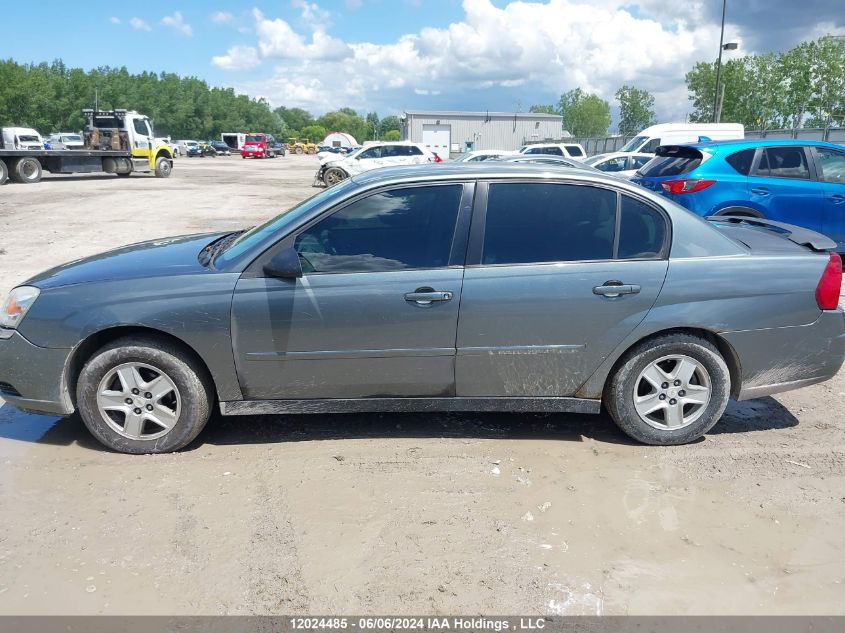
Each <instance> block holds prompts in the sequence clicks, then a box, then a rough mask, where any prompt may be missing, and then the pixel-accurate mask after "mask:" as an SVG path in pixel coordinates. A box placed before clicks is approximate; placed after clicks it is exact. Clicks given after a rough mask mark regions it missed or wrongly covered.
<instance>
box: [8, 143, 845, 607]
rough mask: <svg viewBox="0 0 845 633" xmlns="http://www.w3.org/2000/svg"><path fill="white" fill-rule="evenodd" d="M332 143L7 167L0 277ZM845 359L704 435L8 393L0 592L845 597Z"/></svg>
mask: <svg viewBox="0 0 845 633" xmlns="http://www.w3.org/2000/svg"><path fill="white" fill-rule="evenodd" d="M316 165H317V161H316V159H315V158H314V157H304V156H288V157H286V158H280V159H277V160H267V161H252V160H250V161H243V160H241V159H240V158H235V157H232V158H218V159H185V158H183V159H180V160H178V161H177V163H176V166H175V169H174V171H173V176H172V178H170V179H169V180H158V179H155V178H152V177H141V176H139V177H131V178H129V179H126V180H119V179H118V178H116V177H111V176H105V177H100V176H79V177H60V176H47V177H45V179H44V180H43V181H42V183H40V184H39V185H35V186H23V185H9V186H4V187H2V189H0V293H5V292H6V291H7V290H8V289H10V288H11V287H12V286H13V285H15V284H16V283H19V282H20V281H22V280H24V279H26V278H27V277H28V276H30V275H31V274H33V273H36V272H38V271H40V270H42V269H44V268H47V267H49V266H53V265H55V264H59V263H62V262H64V261H67V260H70V259H75V258H78V257H83V256H86V255H89V254H93V253H96V252H98V251H102V250H105V249H109V248H113V247H116V246H119V245H122V244H127V243H131V242H138V241H141V240H146V239H151V238H156V237H161V236H167V235H174V234H180V233H192V232H202V231H215V230H218V229H227V228H230V227H232V228H236V227H241V226H248V225H252V224H255V223H257V222H259V221H260V220H262V219H264V218H266V217H267V216H270V215H272V214H274V213H276V212H277V211H278V210H281V209H283V208H285V207H287V206H289V205H291V204H292V203H294V202H296V201H298V200H300V199H302V198H303V197H305V196H307V195H310V194H311V193H312V192H313V191H314V190H312V189H311V187H310V183H311V178H312V176H313V173H314V170H315V169H316ZM843 404H845V374H843V373H840V374H839V375H838V376H837V377H836V378H835V379H833V380H831V381H830V382H827V383H825V384H822V385H817V386H813V387H809V388H806V389H802V390H800V391H795V392H791V393H787V394H784V395H782V396H777V397H775V398H764V399H762V400H758V401H752V402H745V403H732V404H731V405H730V406H729V407H728V411H727V414H726V416H725V418H724V420H723V421H722V422H721V423H720V424H718V425H717V426H716V427H715V428H714V429H713V431H712V432H711V433H710V434H709V435H708V436H707V437H706V438H705V439H704V440H702V441H699V442H697V443H695V444H692V445H689V446H681V447H669V448H656V447H646V446H640V445H635V444H632V443H631V442H629V441H628V440H627V439H626V437H625V436H623V435H622V434H621V433H620V432H619V431H617V430H616V428H615V427H614V425H613V423H612V422H611V421H610V420H609V419H608V418H606V417H604V416H599V417H593V416H578V415H515V414H508V415H492V414H483V415H473V414H467V415H410V414H404V415H393V414H390V415H332V416H287V417H265V418H228V419H227V418H221V417H215V418H213V419H212V420H211V422H210V423H209V425H208V427H207V428H206V430H205V431H204V432H203V433H202V434H201V435H200V437H199V439H198V440H197V441H196V442H195V443H194V444H193V445H192V446H191V447H189V449H188V450H185V451H183V452H181V453H178V454H173V455H158V456H138V457H131V456H127V455H119V454H114V453H110V452H107V451H106V450H104V449H102V448H101V447H100V446H99V445H98V444H96V443H95V442H94V440H92V439H91V438H90V437H89V435H88V433H87V432H86V430H85V429H84V427H83V425H82V423H81V421H80V420H79V418H78V417H76V416H71V417H69V418H62V419H59V418H53V417H44V416H35V415H28V414H24V413H20V412H17V411H15V410H14V409H12V408H11V407H10V406H8V405H4V403H3V401H2V400H0V614H101V613H102V614H221V613H232V614H234V613H250V614H269V613H273V614H276V613H294V612H310V613H315V614H316V613H347V614H352V613H354V614H385V613H405V614H411V613H415V614H419V613H431V614H474V613H485V614H490V615H492V614H596V613H604V614H708V613H724V614H822V613H823V614H845V530H844V529H843V525H845V420H843V415H842V412H843V409H845V407H843Z"/></svg>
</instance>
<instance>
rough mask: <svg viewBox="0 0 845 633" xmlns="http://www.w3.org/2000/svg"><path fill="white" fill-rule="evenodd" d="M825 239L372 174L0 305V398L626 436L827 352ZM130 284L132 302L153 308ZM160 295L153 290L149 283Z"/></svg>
mask: <svg viewBox="0 0 845 633" xmlns="http://www.w3.org/2000/svg"><path fill="white" fill-rule="evenodd" d="M833 246H834V244H833V242H832V241H831V240H829V239H827V238H825V237H824V236H821V235H819V234H817V233H814V232H812V231H808V230H806V229H800V228H798V227H794V226H790V225H774V224H772V223H771V222H768V221H765V220H757V219H753V218H742V217H733V218H731V217H724V218H716V219H715V220H711V221H705V220H703V219H701V218H699V217H697V216H695V215H693V214H691V213H689V212H688V211H686V210H685V209H683V208H681V207H679V206H678V205H676V204H674V203H672V202H671V201H670V200H667V199H666V198H664V197H662V196H659V195H655V194H653V193H651V192H649V191H647V190H645V189H642V188H641V187H637V186H636V185H633V184H631V183H630V182H628V181H626V180H622V179H617V178H612V177H609V176H605V175H603V174H600V173H595V172H591V171H587V170H584V169H563V168H559V169H555V170H549V169H547V168H546V167H544V166H540V165H532V164H528V165H518V164H512V163H506V162H492V161H485V162H483V163H480V164H478V165H448V164H447V165H440V166H436V167H435V166H433V165H429V166H417V167H402V168H393V169H380V170H374V171H372V172H370V173H367V174H361V175H359V176H357V177H356V178H353V179H348V180H346V181H344V182H342V183H340V184H338V185H337V186H335V187H331V188H328V189H325V190H323V191H321V192H320V193H318V194H317V195H315V196H313V197H312V198H310V199H308V200H306V201H304V202H302V203H300V204H299V205H297V206H296V207H294V208H292V209H290V210H288V211H285V212H284V213H282V214H281V215H279V216H278V217H276V218H273V219H271V220H268V221H267V222H265V223H264V224H262V225H260V226H257V227H255V228H252V229H250V230H248V231H237V232H234V233H216V234H206V235H191V236H186V237H179V238H172V239H157V240H155V241H151V242H145V243H142V244H136V245H134V246H128V247H123V248H119V249H117V250H114V251H111V252H108V253H104V254H101V255H97V256H95V257H90V258H87V259H82V260H77V261H75V262H71V263H69V264H66V265H64V266H59V267H57V268H54V269H52V270H49V271H46V272H44V273H42V274H40V275H36V276H35V277H33V278H31V279H29V280H28V281H26V282H25V283H24V284H23V285H22V286H19V287H17V288H15V289H14V290H12V292H11V294H10V295H9V297H8V298H7V299H6V301H5V302H4V303H3V304H2V306H0V395H2V397H3V398H4V399H5V400H6V401H7V402H8V403H9V404H11V405H13V406H16V407H20V408H23V409H27V410H31V411H36V412H44V413H50V414H54V415H55V414H58V415H67V414H70V413H71V412H73V411H74V410H78V411H79V412H80V414H81V418H82V420H83V421H84V423H85V425H86V426H87V427H88V428H89V430H90V431H91V432H92V433H93V435H94V436H95V437H96V438H97V439H98V440H99V441H101V442H102V443H103V444H105V445H106V446H108V447H110V448H112V449H114V450H118V451H123V452H127V453H160V452H166V451H172V450H177V449H179V448H181V447H183V446H185V445H187V444H188V443H189V442H191V441H192V440H193V439H194V438H195V437H196V436H197V435H198V434H199V433H200V431H201V430H202V428H203V426H204V425H205V423H206V421H207V420H208V417H209V415H210V414H211V410H212V407H214V406H219V409H220V411H221V413H222V414H223V415H251V414H256V413H276V414H282V413H333V412H349V411H356V412H368V411H386V412H390V411H479V410H482V411H500V410H507V411H519V412H525V411H547V412H551V411H574V412H581V413H598V412H599V411H600V410H601V409H602V403H603V404H604V405H605V406H606V408H607V410H608V411H609V413H610V415H611V416H612V417H613V419H614V420H615V421H616V423H617V424H618V425H619V427H620V428H621V429H622V430H623V431H624V432H625V433H627V434H628V435H630V436H631V437H633V438H635V439H637V440H639V441H641V442H646V443H649V444H680V443H684V442H689V441H692V440H694V439H696V438H698V437H700V436H701V435H702V434H704V433H706V432H707V431H708V430H709V429H710V428H711V427H712V426H713V425H714V424H716V422H718V420H719V418H720V417H721V415H722V413H723V411H724V409H725V406H726V404H727V401H728V398H729V397H734V398H738V399H741V400H742V399H747V398H756V397H760V396H765V395H768V394H772V393H777V392H780V391H786V390H789V389H795V388H798V387H802V386H805V385H811V384H814V383H817V382H821V381H824V380H827V379H829V378H831V377H832V376H834V375H835V374H836V373H837V371H838V370H839V368H840V366H841V365H842V362H843V358H845V316H844V315H843V311H842V309H840V308H838V307H837V303H838V300H839V289H840V284H841V281H842V266H841V261H840V259H839V257H838V256H836V255H835V254H831V253H829V252H828V250H829V249H830V248H832V247H833ZM151 298H152V299H151ZM154 298H158V299H154Z"/></svg>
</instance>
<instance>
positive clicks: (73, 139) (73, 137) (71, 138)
mask: <svg viewBox="0 0 845 633" xmlns="http://www.w3.org/2000/svg"><path fill="white" fill-rule="evenodd" d="M62 140H63V141H64V142H66V143H77V142H79V143H81V142H82V137H81V136H79V134H68V135H66V136H63V137H62Z"/></svg>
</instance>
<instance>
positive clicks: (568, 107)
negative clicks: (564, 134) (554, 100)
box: [558, 88, 610, 137]
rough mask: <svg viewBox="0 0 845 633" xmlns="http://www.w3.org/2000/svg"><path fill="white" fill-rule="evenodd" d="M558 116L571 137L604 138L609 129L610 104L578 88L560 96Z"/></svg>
mask: <svg viewBox="0 0 845 633" xmlns="http://www.w3.org/2000/svg"><path fill="white" fill-rule="evenodd" d="M558 114H560V115H561V116H562V117H563V127H564V129H566V130H567V131H569V133H570V134H572V135H573V136H578V137H581V136H604V135H606V134H607V129H608V128H609V127H610V104H609V103H608V102H607V101H605V100H604V99H602V98H600V97H598V96H597V95H591V94H586V93H585V92H584V91H583V90H581V89H580V88H575V89H574V90H570V91H569V92H565V93H563V94H562V95H560V102H559V106H558Z"/></svg>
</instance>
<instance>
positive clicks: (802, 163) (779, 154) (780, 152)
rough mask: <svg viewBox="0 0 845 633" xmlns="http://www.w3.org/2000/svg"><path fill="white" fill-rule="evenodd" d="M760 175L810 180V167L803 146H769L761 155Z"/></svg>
mask: <svg viewBox="0 0 845 633" xmlns="http://www.w3.org/2000/svg"><path fill="white" fill-rule="evenodd" d="M756 174H757V175H758V176H768V177H770V178H791V179H793V180H809V179H810V168H809V166H808V165H807V154H806V152H805V151H804V148H803V147H795V146H789V147H767V148H766V149H764V150H763V153H762V155H761V156H760V164H759V165H758V166H757V172H756Z"/></svg>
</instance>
